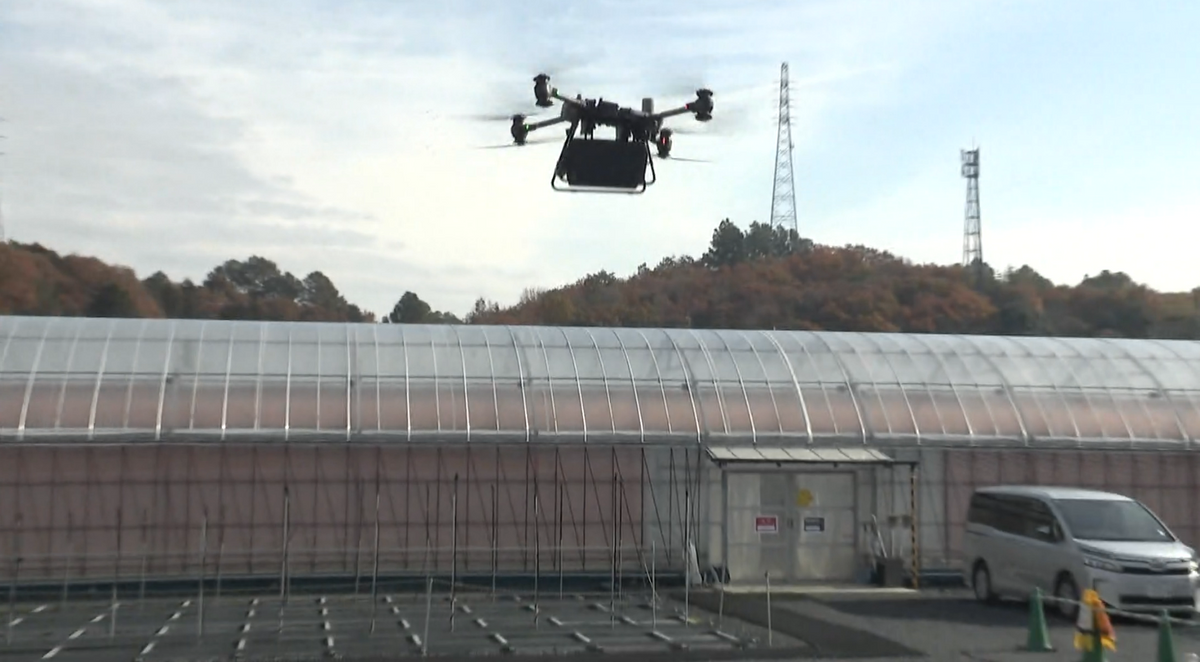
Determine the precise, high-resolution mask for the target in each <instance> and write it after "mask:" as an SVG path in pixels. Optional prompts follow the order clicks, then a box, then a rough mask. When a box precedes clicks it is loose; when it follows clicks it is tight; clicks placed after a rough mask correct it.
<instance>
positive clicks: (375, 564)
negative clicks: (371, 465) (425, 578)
mask: <svg viewBox="0 0 1200 662" xmlns="http://www.w3.org/2000/svg"><path fill="white" fill-rule="evenodd" d="M379 500H380V494H379V483H378V481H377V482H376V483H375V542H374V544H373V545H372V546H373V547H374V548H375V549H374V554H375V558H374V560H373V561H372V563H371V634H375V617H376V606H377V604H378V603H379Z"/></svg>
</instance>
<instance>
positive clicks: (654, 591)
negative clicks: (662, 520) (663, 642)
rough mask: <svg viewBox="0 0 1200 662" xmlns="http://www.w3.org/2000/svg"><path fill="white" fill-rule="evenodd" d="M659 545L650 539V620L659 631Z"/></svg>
mask: <svg viewBox="0 0 1200 662" xmlns="http://www.w3.org/2000/svg"><path fill="white" fill-rule="evenodd" d="M657 555H658V545H657V544H656V541H655V540H654V539H653V538H651V539H650V618H651V619H653V620H652V621H651V622H652V623H653V625H654V629H655V630H657V629H658V562H657V560H656V557H657Z"/></svg>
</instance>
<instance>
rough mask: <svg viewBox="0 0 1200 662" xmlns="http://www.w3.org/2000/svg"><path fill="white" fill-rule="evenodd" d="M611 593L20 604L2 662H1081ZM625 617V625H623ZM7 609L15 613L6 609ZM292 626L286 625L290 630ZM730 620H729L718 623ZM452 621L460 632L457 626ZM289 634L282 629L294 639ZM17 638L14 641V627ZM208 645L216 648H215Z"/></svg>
mask: <svg viewBox="0 0 1200 662" xmlns="http://www.w3.org/2000/svg"><path fill="white" fill-rule="evenodd" d="M660 597H661V598H662V599H661V600H660V603H659V607H658V608H657V609H652V608H651V605H650V602H649V600H647V599H646V598H647V596H646V595H644V594H626V595H623V596H621V597H619V598H616V599H614V598H613V597H611V596H610V595H609V594H607V593H593V594H566V595H565V596H564V597H563V598H562V599H559V597H558V595H557V594H554V595H550V596H538V599H537V601H536V606H535V604H534V599H533V596H532V595H530V594H521V595H517V594H510V595H502V596H497V597H496V598H493V597H492V596H490V595H482V594H459V595H458V596H456V599H455V600H454V602H453V604H452V603H451V601H450V599H449V597H448V596H446V595H445V594H435V595H434V596H433V597H432V600H430V601H429V602H428V614H429V625H428V630H426V624H425V617H426V613H427V603H426V596H424V595H414V594H402V595H400V594H398V595H381V596H379V599H378V600H377V601H375V602H374V603H373V602H372V601H371V600H369V599H368V598H365V597H359V598H354V597H353V596H347V595H341V596H339V595H325V596H320V595H293V596H292V597H291V598H290V599H289V600H288V602H287V604H286V605H285V607H284V608H283V609H282V610H281V609H280V601H279V597H278V595H275V596H260V597H257V598H255V597H251V596H240V595H239V596H232V595H224V596H221V597H220V598H219V599H213V597H212V596H208V597H206V598H205V600H204V611H203V621H201V619H200V613H201V612H200V609H199V606H200V604H201V600H200V599H199V597H198V596H197V597H194V598H191V599H167V598H154V599H147V600H145V601H143V602H140V603H138V602H135V603H125V604H119V605H118V607H117V609H116V620H115V622H114V620H113V609H112V605H111V604H110V603H108V602H106V601H74V600H73V601H70V602H67V603H65V604H60V603H40V604H39V603H21V604H17V605H16V607H15V610H14V617H13V618H12V619H11V620H10V619H9V618H8V615H7V613H4V614H2V615H0V619H2V620H0V622H3V623H4V624H6V627H5V628H4V630H3V631H0V662H17V661H26V660H28V661H30V662H33V661H34V660H54V661H55V662H57V661H60V660H65V661H72V660H78V661H85V660H86V661H95V662H110V661H112V662H116V661H117V660H120V661H129V660H144V661H145V662H152V661H166V660H174V661H184V660H233V659H241V660H246V661H251V660H274V661H288V660H315V659H343V660H380V661H383V660H400V659H406V658H412V657H417V656H420V655H421V653H422V650H423V648H425V647H427V649H428V654H429V656H431V657H432V656H436V657H440V658H441V659H443V660H448V661H450V660H468V659H470V660H478V658H479V657H482V656H488V655H501V656H503V658H504V659H506V660H523V659H525V660H535V659H541V660H544V659H546V658H547V656H555V657H558V656H570V657H571V659H572V660H574V661H577V662H584V661H587V660H612V659H614V656H626V657H629V658H630V659H636V660H638V661H639V662H643V661H646V662H651V661H661V662H685V661H691V660H735V659H736V660H769V659H773V660H781V659H796V660H811V661H814V662H815V661H817V660H846V659H854V660H859V661H861V662H874V661H876V660H878V661H879V662H883V661H885V660H886V661H888V662H901V661H904V660H929V661H931V662H941V661H943V660H947V661H948V660H954V661H964V660H970V661H972V662H1009V661H1016V660H1043V661H1046V662H1057V661H1058V660H1079V659H1080V657H1081V655H1080V653H1079V652H1078V651H1076V650H1075V649H1074V647H1073V645H1072V638H1073V634H1074V627H1073V624H1071V623H1069V622H1066V621H1064V620H1063V619H1061V618H1060V617H1058V616H1056V615H1055V614H1054V613H1053V612H1052V611H1051V612H1049V613H1048V614H1047V623H1048V626H1049V627H1048V629H1049V634H1050V639H1051V642H1052V643H1053V644H1054V646H1055V648H1056V650H1055V651H1054V652H1050V653H1034V652H1025V651H1022V650H1021V649H1022V647H1023V646H1024V644H1025V641H1026V638H1027V635H1028V623H1029V613H1028V605H1027V604H1025V603H1017V602H1012V603H1000V604H996V605H984V604H980V603H978V602H976V601H975V600H974V599H973V597H972V596H971V595H970V594H969V593H968V592H967V591H963V590H945V591H925V592H921V593H873V592H861V591H856V592H819V593H801V594H782V593H777V594H774V595H772V599H771V610H770V621H769V622H770V626H771V629H770V632H769V634H768V630H767V627H766V625H767V623H768V621H767V609H766V599H765V596H763V595H761V594H751V595H746V594H733V593H727V594H726V595H725V597H724V604H723V605H722V604H721V602H720V600H721V596H720V593H719V592H718V591H712V590H702V591H695V592H692V593H691V594H690V595H689V596H688V597H689V602H688V604H687V605H686V606H685V604H684V603H683V601H682V595H681V594H680V593H678V592H673V593H672V594H671V595H670V596H660ZM614 607H615V610H614ZM2 608H3V607H0V609H2ZM281 614H282V616H281ZM718 614H720V615H718ZM451 615H453V619H451ZM1113 620H1114V625H1115V627H1116V631H1117V651H1116V652H1114V653H1110V654H1109V655H1108V658H1109V659H1110V660H1113V661H1114V662H1116V661H1119V660H1139V661H1142V660H1145V661H1151V660H1155V659H1157V658H1156V652H1157V644H1158V631H1157V629H1156V628H1155V626H1153V625H1148V624H1144V623H1141V622H1137V621H1129V620H1126V619H1122V618H1120V617H1115V618H1114V619H1113ZM281 623H282V626H281ZM8 624H11V626H8ZM201 632H202V633H203V634H201ZM1173 634H1174V642H1175V649H1176V653H1177V655H1178V658H1179V659H1180V660H1182V659H1183V656H1184V655H1186V654H1187V653H1192V652H1196V653H1200V620H1198V621H1197V622H1196V624H1195V625H1176V626H1174V632H1173Z"/></svg>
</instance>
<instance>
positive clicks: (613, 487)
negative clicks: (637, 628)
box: [608, 451, 620, 627]
mask: <svg viewBox="0 0 1200 662" xmlns="http://www.w3.org/2000/svg"><path fill="white" fill-rule="evenodd" d="M614 452H615V451H614ZM609 485H610V487H609V494H610V495H611V498H609V500H608V501H609V507H610V508H611V510H610V511H609V517H611V518H612V556H611V557H610V559H611V560H610V563H611V565H610V567H609V590H608V613H609V620H610V621H611V622H612V626H613V627H616V624H617V511H618V510H619V509H620V506H618V505H617V473H616V472H615V471H614V472H613V474H612V482H611V483H609Z"/></svg>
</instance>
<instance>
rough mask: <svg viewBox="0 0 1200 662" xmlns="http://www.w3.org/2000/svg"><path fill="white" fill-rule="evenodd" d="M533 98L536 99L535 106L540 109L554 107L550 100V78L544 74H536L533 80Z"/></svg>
mask: <svg viewBox="0 0 1200 662" xmlns="http://www.w3.org/2000/svg"><path fill="white" fill-rule="evenodd" d="M533 96H534V97H536V98H537V105H538V106H540V107H542V108H549V107H550V106H553V105H554V102H553V101H551V100H550V77H549V76H547V75H546V74H538V75H537V76H534V78H533Z"/></svg>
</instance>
